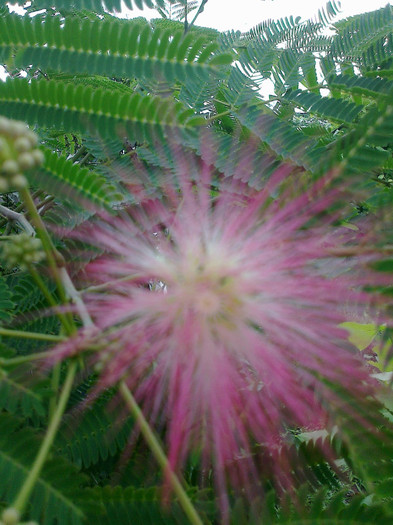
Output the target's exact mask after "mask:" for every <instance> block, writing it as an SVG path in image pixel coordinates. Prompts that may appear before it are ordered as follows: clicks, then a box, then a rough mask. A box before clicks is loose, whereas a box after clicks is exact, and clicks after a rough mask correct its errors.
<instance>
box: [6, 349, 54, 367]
mask: <svg viewBox="0 0 393 525" xmlns="http://www.w3.org/2000/svg"><path fill="white" fill-rule="evenodd" d="M48 354H49V352H37V353H36V354H29V355H20V356H18V357H10V358H8V359H7V358H4V357H0V365H2V366H12V365H21V364H23V363H29V362H30V361H36V360H37V359H45V357H48Z"/></svg>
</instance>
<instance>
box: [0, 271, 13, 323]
mask: <svg viewBox="0 0 393 525" xmlns="http://www.w3.org/2000/svg"><path fill="white" fill-rule="evenodd" d="M13 308H14V303H13V302H12V292H11V290H10V289H9V288H8V286H7V283H6V282H5V280H4V277H2V276H0V322H4V321H5V322H7V321H9V320H10V319H11V318H12V309H13Z"/></svg>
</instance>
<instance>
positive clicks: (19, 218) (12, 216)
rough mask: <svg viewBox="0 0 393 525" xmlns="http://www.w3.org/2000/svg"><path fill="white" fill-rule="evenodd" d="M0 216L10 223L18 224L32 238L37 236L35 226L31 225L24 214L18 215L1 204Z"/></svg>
mask: <svg viewBox="0 0 393 525" xmlns="http://www.w3.org/2000/svg"><path fill="white" fill-rule="evenodd" d="M0 214H1V215H2V216H3V217H5V218H6V219H8V220H10V221H14V222H17V223H19V224H20V225H21V227H22V228H23V229H24V230H25V231H26V232H27V233H28V234H29V235H31V236H32V237H34V236H35V231H34V228H33V226H32V225H31V224H30V223H29V221H28V220H27V219H26V217H25V216H24V215H23V213H18V212H17V211H14V210H10V209H9V208H6V207H5V206H3V205H2V204H0Z"/></svg>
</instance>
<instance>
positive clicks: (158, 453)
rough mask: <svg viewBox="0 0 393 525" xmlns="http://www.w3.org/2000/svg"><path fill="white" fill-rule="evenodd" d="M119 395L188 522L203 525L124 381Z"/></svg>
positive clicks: (193, 524)
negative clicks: (164, 475)
mask: <svg viewBox="0 0 393 525" xmlns="http://www.w3.org/2000/svg"><path fill="white" fill-rule="evenodd" d="M120 393H121V395H122V396H123V399H124V401H125V402H126V404H127V406H128V408H129V409H130V412H131V414H132V415H133V416H134V418H135V420H136V422H137V424H138V426H139V428H140V431H141V434H142V436H143V437H144V439H145V441H146V443H147V444H148V445H149V447H150V450H151V451H152V453H153V456H154V457H155V459H156V461H157V463H158V464H159V466H160V467H161V469H162V471H163V472H164V473H165V474H166V475H167V476H168V479H169V482H170V484H171V486H172V489H173V491H174V492H175V494H176V495H177V497H178V498H179V503H180V505H181V506H182V508H183V510H184V512H185V514H186V515H187V517H188V519H189V520H190V523H192V525H203V522H202V520H201V518H200V517H199V515H198V513H197V511H196V510H195V507H194V506H193V504H192V503H191V500H190V498H189V497H188V495H187V493H186V491H185V490H184V488H183V487H182V485H181V483H180V481H179V478H178V477H177V476H176V474H175V473H174V472H173V470H172V468H171V466H170V464H169V461H168V458H167V457H166V455H165V453H164V451H163V449H162V447H161V445H160V443H159V441H158V439H157V438H156V436H155V435H154V432H153V431H152V429H151V428H150V425H149V423H148V422H147V420H146V418H145V416H144V415H143V413H142V411H141V409H140V408H139V406H138V404H137V402H136V401H135V398H134V396H133V395H132V393H131V391H130V389H129V388H128V386H127V385H126V383H125V382H124V381H122V382H121V383H120Z"/></svg>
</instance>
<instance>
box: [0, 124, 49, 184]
mask: <svg viewBox="0 0 393 525" xmlns="http://www.w3.org/2000/svg"><path fill="white" fill-rule="evenodd" d="M37 142H38V138H37V136H36V134H35V133H33V132H32V131H31V130H30V129H28V127H27V126H26V124H24V123H23V122H18V121H15V120H9V119H7V118H5V117H0V191H8V190H9V187H10V186H11V187H14V188H16V189H22V188H24V187H26V186H27V179H26V178H25V177H24V176H23V175H22V174H21V172H23V171H27V170H29V169H31V168H34V166H39V165H40V164H42V163H43V161H44V154H43V153H42V151H40V150H39V149H36V146H37Z"/></svg>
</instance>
